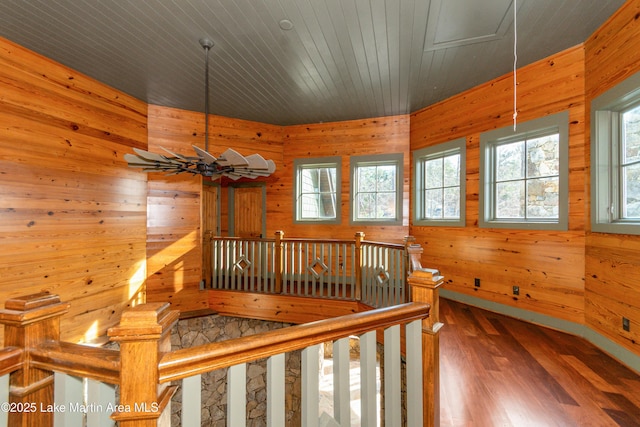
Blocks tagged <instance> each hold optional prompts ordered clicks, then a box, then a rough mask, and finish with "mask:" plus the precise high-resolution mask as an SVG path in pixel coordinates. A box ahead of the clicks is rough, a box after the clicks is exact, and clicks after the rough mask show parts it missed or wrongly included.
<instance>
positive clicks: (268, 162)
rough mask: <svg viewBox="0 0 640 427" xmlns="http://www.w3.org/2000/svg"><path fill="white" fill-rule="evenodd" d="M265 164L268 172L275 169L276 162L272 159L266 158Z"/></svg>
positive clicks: (272, 171)
mask: <svg viewBox="0 0 640 427" xmlns="http://www.w3.org/2000/svg"><path fill="white" fill-rule="evenodd" d="M267 164H268V166H269V167H268V168H267V170H268V171H269V174H272V173H274V172H275V171H276V162H274V161H273V160H271V159H269V160H267Z"/></svg>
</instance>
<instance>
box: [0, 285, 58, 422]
mask: <svg viewBox="0 0 640 427" xmlns="http://www.w3.org/2000/svg"><path fill="white" fill-rule="evenodd" d="M4 307H5V308H4V310H0V323H2V324H3V325H4V345H5V346H7V347H9V346H12V347H19V348H22V349H23V350H24V363H23V365H22V369H19V370H17V371H15V372H13V373H12V374H11V377H10V380H9V381H10V391H9V399H10V401H11V403H15V404H17V405H16V408H24V410H18V411H15V412H14V411H11V412H10V413H9V425H10V426H20V427H27V426H51V425H53V410H48V408H52V407H53V403H54V402H53V372H50V371H43V370H42V369H37V368H34V367H32V366H30V364H29V359H30V358H29V349H31V348H34V347H37V346H38V344H41V343H43V342H45V341H49V340H55V341H57V340H59V339H60V317H62V315H64V314H65V313H66V312H67V311H68V310H69V304H67V303H62V302H60V297H59V296H58V295H53V294H49V293H46V292H43V293H38V294H32V295H26V296H23V297H18V298H11V299H8V300H7V301H6V302H5V304H4ZM34 405H35V407H34Z"/></svg>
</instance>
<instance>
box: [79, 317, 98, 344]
mask: <svg viewBox="0 0 640 427" xmlns="http://www.w3.org/2000/svg"><path fill="white" fill-rule="evenodd" d="M99 325H100V322H98V321H97V320H96V321H94V322H93V323H92V324H91V326H89V327H88V328H87V331H86V332H85V333H84V335H83V336H82V340H81V341H82V342H85V343H88V342H91V341H94V340H95V339H97V338H98V336H99V334H98V331H99V330H100V329H99Z"/></svg>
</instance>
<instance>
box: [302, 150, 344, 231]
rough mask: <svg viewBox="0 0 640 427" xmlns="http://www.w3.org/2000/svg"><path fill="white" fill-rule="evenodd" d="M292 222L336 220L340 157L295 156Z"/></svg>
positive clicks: (326, 221) (338, 201)
mask: <svg viewBox="0 0 640 427" xmlns="http://www.w3.org/2000/svg"><path fill="white" fill-rule="evenodd" d="M293 165H294V170H295V174H294V194H295V197H296V200H295V203H294V210H295V212H294V218H295V222H322V223H334V224H337V223H339V222H340V168H341V161H340V157H323V158H314V159H296V160H294V162H293Z"/></svg>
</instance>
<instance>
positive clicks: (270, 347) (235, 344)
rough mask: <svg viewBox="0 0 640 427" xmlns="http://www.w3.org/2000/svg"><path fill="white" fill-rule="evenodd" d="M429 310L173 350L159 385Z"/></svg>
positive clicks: (396, 311) (375, 314)
mask: <svg viewBox="0 0 640 427" xmlns="http://www.w3.org/2000/svg"><path fill="white" fill-rule="evenodd" d="M429 308H430V307H429V305H428V304H422V303H406V304H402V305H398V306H394V307H386V308H379V309H375V310H370V311H366V312H361V313H354V314H348V315H345V316H340V317H335V318H331V319H325V320H318V321H315V322H310V323H304V324H300V325H294V326H290V327H287V328H283V329H277V330H272V331H267V332H262V333H259V334H256V335H250V336H246V337H242V338H236V339H233V340H227V341H223V342H214V343H209V344H203V345H200V346H196V347H189V348H184V349H180V350H175V351H172V352H170V353H166V354H164V355H163V356H162V358H161V359H160V363H159V364H158V369H159V372H160V374H159V377H160V382H161V383H164V382H169V381H175V380H179V379H183V378H186V377H189V376H192V375H196V374H202V373H205V372H209V371H213V370H216V369H221V368H227V367H229V366H232V365H236V364H239V363H248V362H252V361H254V360H258V359H262V358H266V357H270V356H274V355H276V354H280V353H287V352H291V351H295V350H301V349H303V348H306V347H309V346H311V345H315V344H320V343H323V342H327V341H334V340H337V339H340V338H345V337H348V336H352V335H359V334H361V333H363V332H366V331H370V330H376V329H381V328H387V327H389V326H394V325H399V324H404V323H409V322H411V321H414V320H418V319H424V318H426V317H428V315H429Z"/></svg>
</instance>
